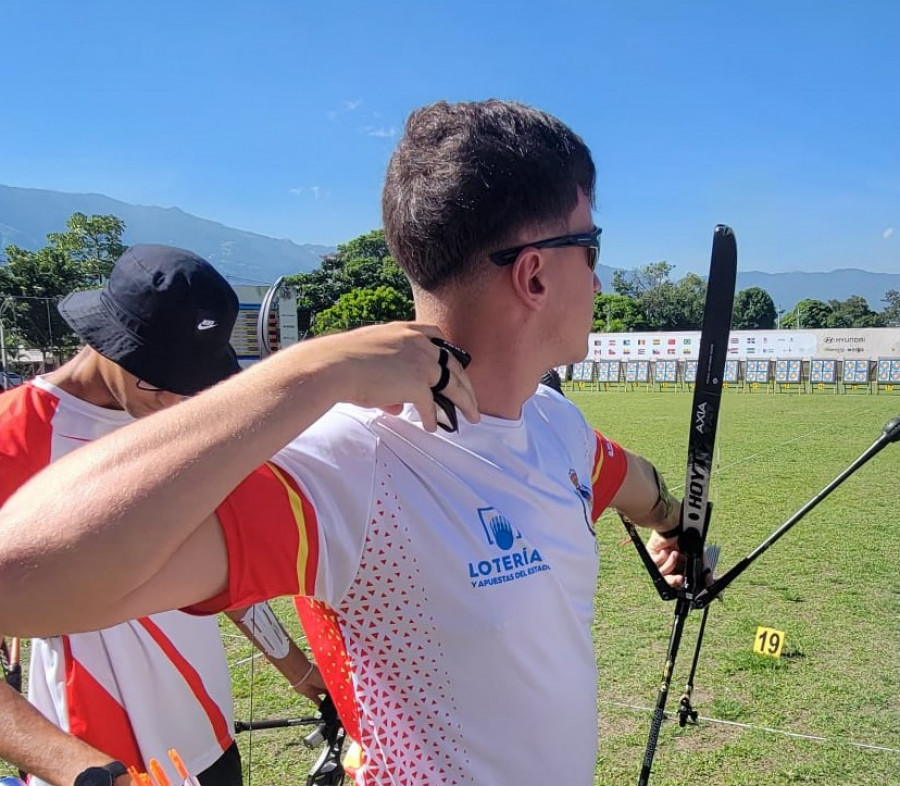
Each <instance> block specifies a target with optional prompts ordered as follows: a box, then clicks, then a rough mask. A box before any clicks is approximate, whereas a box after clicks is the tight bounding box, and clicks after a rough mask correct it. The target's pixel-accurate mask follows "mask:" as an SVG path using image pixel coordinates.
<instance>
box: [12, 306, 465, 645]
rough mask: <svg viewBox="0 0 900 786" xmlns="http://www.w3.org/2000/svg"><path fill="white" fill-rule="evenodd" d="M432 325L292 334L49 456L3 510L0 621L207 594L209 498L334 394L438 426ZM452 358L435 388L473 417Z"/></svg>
mask: <svg viewBox="0 0 900 786" xmlns="http://www.w3.org/2000/svg"><path fill="white" fill-rule="evenodd" d="M436 333H437V330H436V329H435V328H433V327H431V326H423V325H413V324H409V323H394V324H389V325H382V326H377V327H373V328H364V329H362V330H359V331H352V332H350V333H345V334H340V335H336V336H329V337H327V338H323V339H316V340H313V341H309V342H303V343H301V344H297V345H295V346H293V347H290V348H288V349H286V350H283V351H282V352H278V353H276V354H275V355H273V356H272V357H270V358H268V359H267V360H265V361H263V362H261V363H258V364H256V365H255V366H253V367H252V368H250V369H248V370H247V371H244V372H242V373H241V374H239V375H237V376H235V377H233V378H231V379H229V380H227V381H225V382H223V383H221V384H220V385H217V386H216V387H214V388H212V389H210V390H208V391H206V392H204V393H202V394H200V395H198V396H196V397H195V398H193V399H190V400H188V401H186V402H184V403H182V404H179V405H178V406H175V407H172V408H171V409H168V410H166V411H163V412H159V413H157V414H155V415H152V416H150V417H147V418H144V419H142V420H140V421H138V422H136V423H133V424H131V425H129V426H127V427H125V428H123V429H120V430H119V431H116V432H115V433H113V434H110V435H108V436H107V437H104V438H103V439H101V440H98V441H97V442H96V443H93V444H90V445H86V446H85V447H83V448H81V449H79V450H78V451H75V452H74V453H72V454H70V455H69V456H66V457H65V458H63V459H61V460H60V461H57V462H55V463H54V464H52V465H50V466H49V467H48V468H47V469H46V470H44V471H43V472H41V473H39V474H38V475H37V476H36V477H34V478H33V479H32V480H31V481H29V482H28V483H26V484H25V485H24V486H23V487H22V488H21V489H19V491H18V492H17V493H16V494H15V495H14V496H13V497H12V498H11V499H10V500H9V501H8V502H7V503H6V504H5V505H4V506H3V507H2V509H0V532H2V538H0V627H2V628H5V629H6V630H8V631H11V632H15V633H22V634H28V635H52V634H58V633H65V632H76V631H79V630H91V629H96V628H99V627H107V626H109V625H111V624H113V623H115V622H121V621H124V620H126V619H131V618H134V617H138V616H143V615H145V614H150V613H152V612H155V611H160V610H163V609H167V608H177V607H179V606H184V605H188V604H191V603H194V602H197V601H199V600H203V599H206V598H208V597H211V596H213V595H215V594H217V593H218V592H219V591H221V589H222V588H223V587H224V584H225V580H226V579H227V554H226V553H225V547H224V542H223V541H222V540H221V534H220V533H219V532H218V528H217V527H216V523H215V519H214V518H213V512H214V510H215V508H216V507H217V506H218V505H219V503H220V502H221V501H222V500H223V499H224V498H225V496H226V495H227V494H228V493H229V492H230V491H231V490H232V489H234V488H235V487H236V486H237V485H238V483H239V482H240V481H241V480H242V479H243V478H244V477H246V476H247V475H248V474H249V473H250V472H251V471H252V470H253V469H254V468H256V467H257V466H259V465H260V464H262V463H263V462H264V461H265V460H267V459H268V458H269V457H270V456H271V455H273V454H274V453H276V452H277V451H278V450H279V449H280V448H282V447H283V446H284V445H285V444H287V442H289V441H290V440H291V439H293V437H294V436H295V435H296V434H298V433H300V432H301V431H303V430H304V429H305V428H306V427H307V426H309V425H310V424H311V423H312V422H313V421H315V420H316V419H318V418H319V417H320V416H321V415H322V414H323V413H324V412H325V411H326V410H328V409H329V408H330V407H331V406H332V405H333V404H335V403H337V402H338V401H349V402H352V403H356V404H359V405H362V406H368V407H371V406H380V407H391V406H393V405H396V404H400V403H403V402H410V403H412V404H414V405H415V406H416V407H417V409H418V410H419V412H420V413H421V414H422V417H423V423H424V425H425V427H426V428H430V429H431V430H434V429H435V428H436V414H435V405H434V400H433V398H432V394H431V386H433V385H435V384H436V382H437V381H438V378H439V377H440V375H441V373H442V372H441V366H440V365H439V364H438V362H437V359H438V349H437V347H436V346H435V345H434V344H433V343H432V342H431V337H432V336H434V335H435V334H436ZM450 367H451V368H452V369H453V370H452V373H451V378H450V382H449V383H448V385H447V387H446V388H445V389H444V393H445V394H447V395H449V396H450V397H451V399H452V400H453V401H454V402H455V403H456V405H457V406H458V407H459V408H460V410H461V412H462V413H463V415H464V416H465V417H467V418H468V419H469V420H470V421H472V422H475V421H477V419H478V408H477V403H476V401H475V396H474V392H473V390H472V387H471V383H470V382H469V380H468V378H467V377H466V376H465V373H464V372H463V371H462V367H461V366H459V364H458V363H457V362H456V361H455V360H452V361H451V363H450Z"/></svg>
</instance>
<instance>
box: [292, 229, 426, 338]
mask: <svg viewBox="0 0 900 786" xmlns="http://www.w3.org/2000/svg"><path fill="white" fill-rule="evenodd" d="M286 282H287V283H289V284H291V285H292V286H294V287H295V288H296V290H297V293H298V305H299V306H301V307H303V308H308V309H310V310H311V311H312V312H313V314H320V313H321V312H323V311H325V310H326V309H328V308H331V307H332V306H334V305H335V304H336V303H337V302H338V299H339V298H340V297H341V296H342V295H345V294H348V293H349V292H352V291H353V290H354V289H377V288H378V287H381V286H386V287H391V288H392V289H394V290H396V291H397V292H399V293H401V294H402V295H403V296H404V297H406V298H407V299H408V300H409V301H410V302H412V289H411V288H410V286H409V282H408V281H407V279H406V276H405V275H403V272H402V271H401V270H400V267H399V266H398V265H397V263H396V261H395V260H394V258H393V257H392V256H391V254H390V252H389V251H388V247H387V243H386V242H385V239H384V231H383V230H381V229H374V230H372V231H371V232H368V233H366V234H365V235H360V236H359V237H356V238H354V239H353V240H350V241H348V242H347V243H342V244H341V245H339V246H338V248H337V251H336V252H335V253H334V254H330V255H329V256H327V257H325V258H324V259H323V260H322V264H321V265H320V267H319V269H318V270H312V271H310V272H309V273H298V274H296V275H293V276H287V277H286ZM317 323H318V319H316V323H315V324H314V326H313V331H314V332H319V328H318V327H317Z"/></svg>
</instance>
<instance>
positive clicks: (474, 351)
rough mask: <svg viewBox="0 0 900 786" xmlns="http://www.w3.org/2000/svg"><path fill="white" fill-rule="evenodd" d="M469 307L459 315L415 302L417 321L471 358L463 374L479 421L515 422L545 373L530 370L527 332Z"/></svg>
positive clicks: (501, 317) (532, 367) (504, 318)
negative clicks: (436, 330)
mask: <svg viewBox="0 0 900 786" xmlns="http://www.w3.org/2000/svg"><path fill="white" fill-rule="evenodd" d="M472 305H473V307H472V308H467V309H465V311H464V312H463V311H460V310H453V309H447V308H438V309H434V308H429V306H428V303H427V301H426V302H424V303H421V302H417V304H416V318H417V319H418V320H419V321H422V322H428V323H431V324H434V325H437V326H438V327H439V328H440V329H441V331H442V332H443V333H444V335H445V336H446V337H447V339H448V340H449V341H452V342H453V343H454V344H458V345H459V346H460V347H462V348H463V349H465V350H466V351H467V352H469V353H470V354H471V355H472V362H471V364H470V365H469V367H468V368H467V369H466V373H467V374H468V375H469V378H470V379H471V380H472V385H473V386H474V388H475V396H476V398H477V399H478V410H479V411H480V412H481V413H482V414H483V415H492V416H494V417H499V418H505V419H507V420H515V419H517V418H519V417H520V416H521V414H522V405H523V404H524V403H525V402H526V401H527V400H528V399H529V398H530V397H531V395H532V394H533V393H534V391H535V388H536V387H537V384H538V380H539V379H540V376H541V374H542V373H543V371H544V370H543V369H538V368H537V367H536V365H535V360H534V356H533V344H532V342H531V341H530V340H529V339H528V326H527V325H524V324H523V325H520V327H521V330H520V331H514V330H512V329H511V328H510V326H508V325H505V324H504V322H505V321H508V320H509V317H508V316H506V315H501V314H497V313H496V312H495V313H491V314H488V313H487V311H486V309H484V308H481V307H479V306H477V305H476V304H472ZM510 336H514V337H515V338H513V339H512V340H511V339H510Z"/></svg>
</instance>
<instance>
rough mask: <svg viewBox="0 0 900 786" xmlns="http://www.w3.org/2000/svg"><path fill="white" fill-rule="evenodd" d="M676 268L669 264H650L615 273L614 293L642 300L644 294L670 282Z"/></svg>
mask: <svg viewBox="0 0 900 786" xmlns="http://www.w3.org/2000/svg"><path fill="white" fill-rule="evenodd" d="M672 270H674V267H673V266H672V265H670V264H669V263H668V262H650V263H648V264H646V265H642V266H641V267H639V268H635V269H634V270H616V271H615V272H614V273H613V281H612V285H613V291H614V292H615V293H616V294H617V295H627V296H628V297H633V298H638V299H639V298H640V297H641V296H642V295H643V294H644V293H646V292H648V291H650V290H652V289H656V288H657V287H659V286H662V285H663V284H666V283H668V282H669V274H670V273H671V272H672Z"/></svg>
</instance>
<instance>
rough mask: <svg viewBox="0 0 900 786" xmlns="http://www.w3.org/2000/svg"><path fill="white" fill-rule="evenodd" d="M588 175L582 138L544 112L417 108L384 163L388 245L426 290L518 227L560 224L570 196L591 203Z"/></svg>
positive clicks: (473, 106)
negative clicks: (581, 197)
mask: <svg viewBox="0 0 900 786" xmlns="http://www.w3.org/2000/svg"><path fill="white" fill-rule="evenodd" d="M595 177H596V171H595V168H594V162H593V160H592V159H591V153H590V150H588V148H587V146H586V145H585V144H584V142H583V141H582V139H581V138H580V137H579V136H578V135H577V134H575V133H574V132H573V131H572V130H571V129H570V128H569V127H568V126H566V125H565V124H564V123H562V122H560V121H559V120H557V119H556V118H555V117H553V116H552V115H549V114H547V113H546V112H541V111H540V110H537V109H534V108H532V107H529V106H525V105H524V104H519V103H515V102H512V101H498V100H493V99H492V100H489V101H479V102H466V103H458V104H450V103H447V102H446V101H440V102H438V103H435V104H431V105H429V106H425V107H422V108H421V109H417V110H416V111H415V112H413V113H412V114H411V115H410V117H409V119H408V120H407V122H406V130H405V132H404V134H403V138H402V139H401V140H400V143H399V145H398V146H397V149H396V150H395V151H394V154H393V156H391V161H390V164H389V165H388V171H387V177H386V180H385V185H384V191H383V193H382V214H383V220H384V229H385V237H386V240H387V243H388V247H389V248H390V250H391V253H392V254H393V256H394V258H395V259H396V260H397V262H398V263H399V265H400V266H401V267H402V268H403V270H404V271H405V272H406V274H407V275H408V276H409V278H410V279H411V280H412V282H413V284H414V285H417V286H419V287H421V288H422V289H424V290H426V291H433V290H435V289H438V288H439V287H440V286H441V285H443V284H445V283H447V282H449V281H451V280H454V279H459V278H461V277H463V276H465V275H466V274H467V273H471V272H472V271H473V270H474V269H475V268H476V266H477V265H478V263H479V261H480V260H482V259H483V257H484V256H486V255H487V254H488V253H489V252H491V251H497V250H499V249H501V248H502V247H503V246H504V245H508V244H510V243H511V242H513V241H514V240H515V239H516V235H517V233H518V232H520V231H521V230H522V229H524V228H526V227H530V226H540V225H544V224H548V223H551V222H555V221H565V220H566V219H567V218H568V217H569V214H570V213H571V212H572V210H574V208H575V205H576V203H577V201H578V189H581V191H583V192H584V193H585V195H586V196H587V197H588V198H589V199H590V200H591V202H592V203H593V200H594V180H595Z"/></svg>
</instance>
